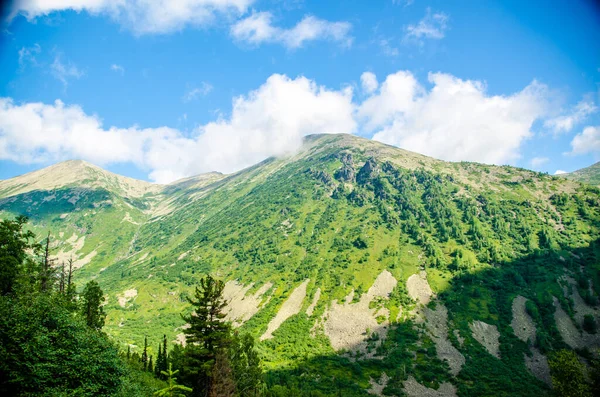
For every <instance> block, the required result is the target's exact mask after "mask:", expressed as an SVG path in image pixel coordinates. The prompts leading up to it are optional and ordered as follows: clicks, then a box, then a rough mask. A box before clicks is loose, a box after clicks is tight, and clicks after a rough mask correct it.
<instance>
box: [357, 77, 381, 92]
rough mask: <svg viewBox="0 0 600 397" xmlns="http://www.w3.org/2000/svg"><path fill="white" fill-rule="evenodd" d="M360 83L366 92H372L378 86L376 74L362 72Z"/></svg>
mask: <svg viewBox="0 0 600 397" xmlns="http://www.w3.org/2000/svg"><path fill="white" fill-rule="evenodd" d="M360 83H361V85H362V89H363V91H364V92H366V93H367V94H371V93H373V92H374V91H375V90H376V89H377V87H379V83H378V82H377V76H375V73H372V72H364V73H363V74H362V75H361V76H360Z"/></svg>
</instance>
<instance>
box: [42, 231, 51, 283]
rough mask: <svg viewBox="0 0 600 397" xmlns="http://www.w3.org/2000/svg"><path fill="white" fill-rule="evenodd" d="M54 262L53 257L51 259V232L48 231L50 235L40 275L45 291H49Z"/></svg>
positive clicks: (47, 238)
mask: <svg viewBox="0 0 600 397" xmlns="http://www.w3.org/2000/svg"><path fill="white" fill-rule="evenodd" d="M52 262H53V259H50V232H48V237H46V248H45V249H44V259H43V262H42V274H41V277H40V289H41V290H42V291H43V292H45V291H48V287H49V281H50V278H51V277H52Z"/></svg>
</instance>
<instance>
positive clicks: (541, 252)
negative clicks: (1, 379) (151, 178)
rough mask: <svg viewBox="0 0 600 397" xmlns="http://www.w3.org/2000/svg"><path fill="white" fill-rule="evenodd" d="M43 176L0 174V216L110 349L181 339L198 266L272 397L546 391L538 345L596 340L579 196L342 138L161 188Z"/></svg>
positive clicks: (509, 170)
mask: <svg viewBox="0 0 600 397" xmlns="http://www.w3.org/2000/svg"><path fill="white" fill-rule="evenodd" d="M55 167H57V169H59V170H62V171H61V174H60V175H62V176H61V177H60V178H58V177H55V176H54V173H55V172H57V171H55V170H53V169H52V168H53V167H51V168H49V169H46V170H42V171H40V174H39V175H40V177H32V174H28V175H26V176H23V177H18V178H14V179H12V180H9V181H2V182H0V192H1V193H0V197H2V198H1V199H0V211H2V212H1V213H0V216H1V217H12V216H14V215H15V214H20V213H23V214H26V215H28V216H30V217H31V219H32V224H33V229H34V231H36V232H37V233H38V235H40V236H44V235H45V233H47V232H48V231H50V232H51V234H52V236H53V238H54V241H55V247H54V252H55V253H56V256H57V257H58V258H59V259H60V260H62V259H64V258H67V257H69V256H70V255H73V256H74V257H75V258H76V259H77V260H78V265H79V266H80V268H79V270H78V271H77V273H76V275H77V278H78V279H79V280H81V282H84V281H87V280H88V279H96V280H97V281H98V282H99V283H100V285H101V286H102V288H103V290H104V291H105V292H106V293H107V295H108V303H107V306H106V308H105V309H106V311H107V312H108V318H107V326H106V331H107V332H108V333H109V334H110V335H112V336H113V337H114V338H115V339H116V340H118V341H119V342H121V343H123V344H131V345H139V344H140V343H141V341H143V338H144V335H148V336H149V339H150V341H152V342H154V341H156V342H158V341H159V338H160V336H161V335H162V334H163V333H166V334H167V335H168V336H169V338H170V339H171V340H179V341H181V339H182V328H181V327H183V326H184V325H185V324H184V323H183V320H182V319H181V317H180V315H179V313H180V312H181V311H185V310H188V308H187V307H186V304H185V303H184V302H185V297H186V296H187V294H189V293H190V291H192V289H193V287H194V285H195V284H196V283H197V281H198V279H199V278H200V277H201V276H202V275H203V274H205V273H206V272H211V273H213V274H215V275H217V276H218V277H220V278H222V279H224V280H225V281H227V285H226V296H227V298H228V300H229V301H230V302H231V303H230V310H231V311H230V312H229V319H230V320H231V321H234V323H235V324H236V326H239V327H240V328H241V330H243V331H247V332H251V333H252V334H253V335H255V336H256V338H257V339H260V342H259V343H258V348H259V350H260V352H261V355H262V357H263V360H264V363H265V367H266V369H267V371H268V381H269V383H270V384H271V385H281V391H282V395H290V393H291V391H290V390H291V389H293V388H294V387H297V388H298V389H301V390H303V391H305V392H307V391H311V390H313V391H320V392H321V393H323V394H325V395H329V394H336V393H342V395H368V394H367V390H370V391H371V392H378V391H379V390H381V392H382V393H383V394H384V395H402V393H406V394H408V395H424V394H426V393H427V392H431V391H427V390H426V389H425V388H426V387H427V388H434V389H439V390H438V391H440V393H442V392H443V393H445V394H443V395H455V394H454V393H458V395H507V396H508V395H511V396H513V395H523V396H525V395H539V394H542V395H543V394H545V393H547V392H548V390H549V389H548V386H547V384H546V383H545V381H547V380H548V376H549V374H548V367H547V361H546V356H547V355H548V354H551V352H552V351H554V350H557V349H561V348H569V349H577V351H578V352H579V353H580V354H581V355H583V356H585V355H586V354H591V353H587V350H588V349H593V348H595V347H599V346H600V338H598V336H597V335H596V334H593V333H589V332H587V331H590V330H589V329H588V330H587V331H586V330H583V322H584V315H586V314H588V315H590V316H591V317H592V318H595V321H598V319H599V318H598V306H597V301H598V300H597V294H596V291H600V273H599V270H600V260H599V259H600V256H599V254H600V250H599V248H600V246H599V244H598V237H599V234H600V230H599V228H600V196H599V192H600V191H599V190H598V189H597V188H594V187H591V186H589V185H582V184H580V183H578V182H574V181H570V180H566V179H563V178H557V177H553V176H549V175H545V174H540V173H535V172H532V171H528V170H524V169H517V168H513V167H495V166H487V165H482V164H474V163H448V162H443V161H439V160H435V159H432V158H429V157H425V156H422V155H418V154H415V153H411V152H407V151H404V150H401V149H398V148H394V147H390V146H387V145H383V144H380V143H377V142H373V141H370V140H366V139H362V138H358V137H354V136H348V135H315V136H310V137H308V138H306V142H305V145H304V146H303V147H302V148H301V150H300V151H299V152H298V153H296V154H294V155H292V156H290V157H287V158H281V159H268V160H265V161H263V162H262V163H260V164H257V165H255V166H253V167H251V168H248V169H246V170H243V171H240V172H238V173H236V174H233V175H222V174H217V173H212V174H205V175H201V176H198V177H194V178H188V179H186V180H183V181H178V182H176V183H174V184H171V185H166V186H157V185H150V184H145V183H139V184H135V183H133V182H131V181H130V180H128V179H126V178H122V177H117V176H114V175H112V174H109V173H107V172H105V171H102V170H99V169H97V168H96V167H93V166H90V165H87V164H84V163H79V162H78V163H61V164H59V165H57V166H55ZM73 168H77V172H72V173H70V172H69V170H70V169H73ZM94 175H95V176H94ZM40 181H43V182H40ZM46 181H56V182H55V183H46Z"/></svg>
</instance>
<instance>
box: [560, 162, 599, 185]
mask: <svg viewBox="0 0 600 397" xmlns="http://www.w3.org/2000/svg"><path fill="white" fill-rule="evenodd" d="M561 176H564V177H565V178H568V179H571V180H574V181H578V182H585V183H589V184H590V185H596V186H599V185H600V162H597V163H595V164H592V165H590V166H589V167H586V168H582V169H580V170H577V171H573V172H570V173H568V174H562V175H561Z"/></svg>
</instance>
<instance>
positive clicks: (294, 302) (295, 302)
mask: <svg viewBox="0 0 600 397" xmlns="http://www.w3.org/2000/svg"><path fill="white" fill-rule="evenodd" d="M309 281H310V280H309V279H306V280H304V281H303V282H302V284H300V285H299V286H298V287H296V288H295V289H294V291H292V293H291V294H290V296H289V297H288V298H287V299H286V301H285V302H283V305H281V308H279V311H278V312H277V314H276V315H275V317H273V319H272V320H271V321H270V322H269V325H268V326H267V330H266V331H265V333H264V334H263V335H262V336H261V337H260V340H265V339H270V338H272V337H273V332H275V331H276V330H277V329H278V328H279V326H280V325H281V324H283V322H284V321H285V320H287V319H288V318H290V317H292V316H293V315H294V314H298V313H299V312H300V309H301V308H302V302H303V301H304V298H305V297H306V286H307V285H308V282H309Z"/></svg>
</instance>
